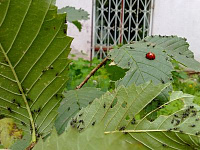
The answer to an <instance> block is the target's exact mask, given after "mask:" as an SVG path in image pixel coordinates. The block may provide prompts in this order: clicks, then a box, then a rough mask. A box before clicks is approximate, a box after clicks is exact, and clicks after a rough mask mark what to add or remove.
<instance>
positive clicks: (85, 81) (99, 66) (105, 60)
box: [76, 57, 109, 89]
mask: <svg viewBox="0 0 200 150" xmlns="http://www.w3.org/2000/svg"><path fill="white" fill-rule="evenodd" d="M108 60H109V58H108V57H106V58H105V59H104V60H103V61H102V62H101V63H100V64H99V65H98V66H97V67H96V68H94V69H93V70H92V71H91V72H90V74H89V75H88V76H87V77H86V78H85V80H84V81H83V82H82V83H81V84H80V85H79V86H77V87H76V89H80V88H82V87H83V85H84V84H85V83H87V81H88V80H89V79H90V78H91V77H92V76H93V75H94V74H95V72H97V70H98V69H99V68H101V67H102V66H103V65H104V64H105V63H106V62H107V61H108Z"/></svg>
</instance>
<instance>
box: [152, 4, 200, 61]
mask: <svg viewBox="0 0 200 150" xmlns="http://www.w3.org/2000/svg"><path fill="white" fill-rule="evenodd" d="M152 34H160V35H178V36H180V37H186V38H187V39H188V42H189V44H190V49H191V50H192V51H193V52H194V54H195V58H196V59H197V60H198V61H200V0H155V5H154V16H153V28H152Z"/></svg>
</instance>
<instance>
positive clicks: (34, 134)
mask: <svg viewBox="0 0 200 150" xmlns="http://www.w3.org/2000/svg"><path fill="white" fill-rule="evenodd" d="M0 48H1V49H2V52H3V54H4V56H5V58H6V60H7V61H8V64H9V66H10V69H11V71H12V73H13V75H14V77H15V79H16V82H17V85H18V87H19V90H20V91H21V93H22V98H23V100H24V103H25V105H26V108H27V111H28V115H29V117H30V121H31V126H32V129H33V132H32V142H35V141H36V133H35V125H34V122H33V116H32V114H31V110H30V107H29V105H28V102H27V99H26V96H25V93H24V91H23V88H22V86H21V84H20V82H19V79H18V77H17V74H16V72H15V70H14V68H13V66H12V64H11V62H10V59H9V58H8V56H7V55H6V53H5V51H4V49H3V47H2V45H1V44H0Z"/></svg>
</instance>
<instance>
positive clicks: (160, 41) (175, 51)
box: [144, 36, 200, 71]
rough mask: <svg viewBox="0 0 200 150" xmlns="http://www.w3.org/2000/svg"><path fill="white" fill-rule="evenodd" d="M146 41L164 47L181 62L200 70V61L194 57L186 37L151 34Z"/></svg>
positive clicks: (172, 56) (173, 57)
mask: <svg viewBox="0 0 200 150" xmlns="http://www.w3.org/2000/svg"><path fill="white" fill-rule="evenodd" d="M144 41H147V42H150V43H151V44H155V45H158V46H160V47H162V48H163V49H164V50H165V51H166V53H167V54H168V55H169V56H170V57H171V58H172V59H174V60H176V61H177V62H179V63H180V64H182V65H184V66H186V67H187V68H190V69H193V70H195V71H200V63H199V62H198V61H196V60H195V59H194V54H193V52H192V51H190V50H189V44H188V43H187V42H186V39H185V38H180V37H177V36H150V37H147V38H145V39H144Z"/></svg>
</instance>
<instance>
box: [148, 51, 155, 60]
mask: <svg viewBox="0 0 200 150" xmlns="http://www.w3.org/2000/svg"><path fill="white" fill-rule="evenodd" d="M155 58H156V55H155V54H154V53H152V52H149V53H147V54H146V59H149V60H154V59H155Z"/></svg>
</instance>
